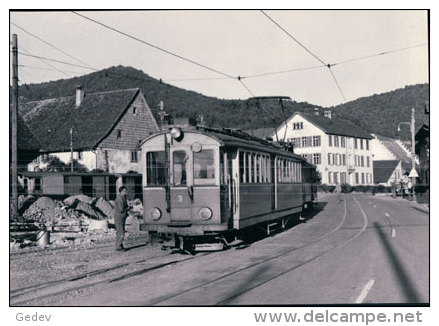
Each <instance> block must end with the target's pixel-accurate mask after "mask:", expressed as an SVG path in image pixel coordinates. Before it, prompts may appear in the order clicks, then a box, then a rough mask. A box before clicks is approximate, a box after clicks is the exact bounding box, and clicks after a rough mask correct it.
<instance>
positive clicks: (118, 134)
mask: <svg viewBox="0 0 439 326" xmlns="http://www.w3.org/2000/svg"><path fill="white" fill-rule="evenodd" d="M121 137H122V130H121V129H117V131H116V138H117V139H119V138H121Z"/></svg>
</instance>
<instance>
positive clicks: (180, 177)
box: [173, 151, 187, 186]
mask: <svg viewBox="0 0 439 326" xmlns="http://www.w3.org/2000/svg"><path fill="white" fill-rule="evenodd" d="M186 162H187V158H186V152H184V151H176V152H174V157H173V176H174V183H173V184H174V186H185V185H186V184H187V171H186Z"/></svg>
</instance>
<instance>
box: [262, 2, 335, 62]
mask: <svg viewBox="0 0 439 326" xmlns="http://www.w3.org/2000/svg"><path fill="white" fill-rule="evenodd" d="M261 12H262V14H263V15H264V16H265V17H267V18H268V19H269V20H270V21H271V22H272V23H273V24H275V25H276V26H277V27H279V28H280V29H281V30H282V31H283V32H284V33H285V34H287V35H288V36H289V37H290V38H291V39H293V40H294V42H296V43H297V44H299V45H300V46H301V47H302V48H303V49H305V51H306V52H308V53H309V54H311V55H312V56H313V57H314V58H316V59H317V60H318V61H320V63H321V64H322V65H323V66H326V65H327V64H326V63H325V62H324V61H323V60H322V59H320V58H319V57H318V56H317V55H315V54H314V53H313V52H311V50H309V49H308V48H307V47H306V46H305V45H303V44H302V43H301V42H299V40H297V39H296V38H295V37H294V36H293V35H291V34H290V33H289V32H288V31H287V30H286V29H285V28H283V27H282V26H281V25H280V24H279V23H278V22H276V21H275V20H274V19H273V18H271V17H270V16H269V15H268V14H267V13H265V12H264V11H263V10H261Z"/></svg>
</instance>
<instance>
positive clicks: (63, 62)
mask: <svg viewBox="0 0 439 326" xmlns="http://www.w3.org/2000/svg"><path fill="white" fill-rule="evenodd" d="M22 49H23V48H22ZM18 54H21V55H24V56H27V57H32V58H36V59H41V60H45V61H52V62H56V63H61V64H63V65H69V66H73V67H79V68H84V69H89V70H95V71H97V70H98V69H96V68H91V67H87V66H83V65H77V64H75V63H71V62H65V61H61V60H57V59H51V58H47V57H42V56H38V55H34V54H26V53H23V52H18Z"/></svg>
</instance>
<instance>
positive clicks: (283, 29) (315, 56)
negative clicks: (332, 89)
mask: <svg viewBox="0 0 439 326" xmlns="http://www.w3.org/2000/svg"><path fill="white" fill-rule="evenodd" d="M261 12H262V14H264V16H265V17H267V18H268V19H269V20H270V21H271V22H272V23H273V24H275V25H276V26H277V27H278V28H279V29H280V30H282V31H283V32H284V33H285V34H287V35H288V36H289V37H290V38H291V39H293V40H294V42H296V43H297V44H299V45H300V46H301V47H302V48H303V49H305V50H306V51H307V52H308V53H309V54H311V55H312V56H313V57H314V58H315V59H317V60H318V61H319V62H320V63H321V64H322V66H326V67H328V69H329V72H330V74H331V76H332V78H333V79H334V81H335V84H336V86H337V88H338V90H339V91H340V94H341V96H342V97H343V100H344V101H345V102H346V97H345V96H344V93H343V91H342V90H341V87H340V84H339V83H338V81H337V78H336V77H335V75H334V73H333V72H332V70H331V65H330V64H328V63H326V62H325V61H323V60H322V59H320V58H319V57H318V56H317V55H316V54H314V53H313V52H311V50H309V49H308V48H307V47H306V46H305V45H303V44H302V43H301V42H299V41H298V40H297V39H296V38H295V37H294V36H293V35H291V34H290V33H289V32H288V31H287V30H286V29H285V28H283V27H282V26H281V25H280V24H279V23H278V22H276V21H275V20H274V19H273V18H271V17H270V16H269V15H268V14H266V13H265V12H264V11H263V10H261Z"/></svg>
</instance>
